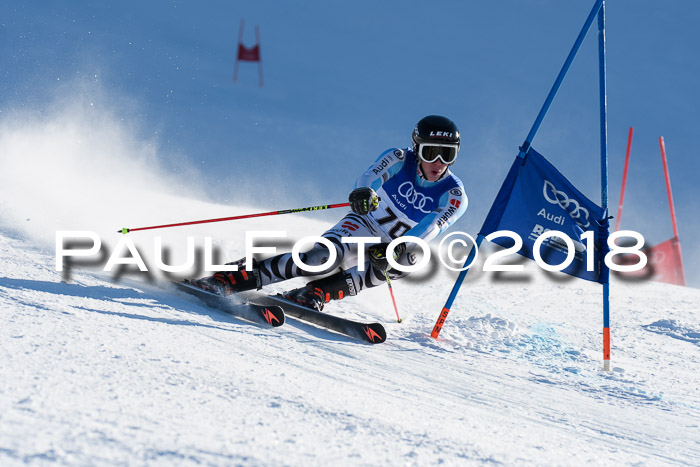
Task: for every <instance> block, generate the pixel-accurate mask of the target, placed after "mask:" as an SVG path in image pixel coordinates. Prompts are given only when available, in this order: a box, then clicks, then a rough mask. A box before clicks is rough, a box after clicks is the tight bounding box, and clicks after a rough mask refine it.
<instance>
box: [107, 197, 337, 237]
mask: <svg viewBox="0 0 700 467" xmlns="http://www.w3.org/2000/svg"><path fill="white" fill-rule="evenodd" d="M347 206H350V203H340V204H326V205H322V206H309V207H306V208H295V209H285V210H282V211H270V212H260V213H257V214H245V215H242V216H233V217H220V218H218V219H204V220H200V221H189V222H179V223H177V224H164V225H152V226H149V227H136V228H133V229H127V228H126V227H124V228H123V229H120V230H117V232H118V233H122V234H125V235H126V234H128V233H129V232H136V231H137V230H151V229H166V228H169V227H180V226H183V225H194V224H207V223H210V222H224V221H235V220H238V219H249V218H251V217H263V216H276V215H279V214H293V213H297V212H307V211H320V210H322V209H334V208H344V207H347Z"/></svg>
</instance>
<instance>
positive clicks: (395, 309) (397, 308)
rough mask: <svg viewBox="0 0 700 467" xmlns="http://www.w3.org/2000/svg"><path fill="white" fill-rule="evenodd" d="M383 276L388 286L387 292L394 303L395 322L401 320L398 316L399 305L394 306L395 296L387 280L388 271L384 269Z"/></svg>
mask: <svg viewBox="0 0 700 467" xmlns="http://www.w3.org/2000/svg"><path fill="white" fill-rule="evenodd" d="M384 277H386V285H388V286H389V293H390V294H391V301H392V302H393V303H394V311H395V312H396V322H397V323H400V322H401V317H400V316H399V307H398V306H396V298H394V289H393V288H392V287H391V281H390V280H389V273H388V272H387V271H386V269H385V270H384Z"/></svg>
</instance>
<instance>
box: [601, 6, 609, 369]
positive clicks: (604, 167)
mask: <svg viewBox="0 0 700 467" xmlns="http://www.w3.org/2000/svg"><path fill="white" fill-rule="evenodd" d="M598 60H599V64H598V69H599V75H600V203H601V207H602V208H603V215H604V217H605V218H607V217H608V102H607V84H606V61H605V1H603V4H602V6H601V8H600V12H599V13H598ZM604 227H605V228H606V229H608V230H609V227H608V225H607V221H605V220H604ZM608 233H609V232H605V235H604V236H603V237H604V238H605V241H606V242H607V236H608ZM601 251H602V253H603V255H606V254H607V251H608V248H607V244H606V245H603V248H602V249H601ZM600 275H601V279H602V282H603V369H604V370H605V371H610V279H609V275H610V272H609V271H608V267H607V266H606V265H605V261H604V260H603V262H602V264H601V265H600Z"/></svg>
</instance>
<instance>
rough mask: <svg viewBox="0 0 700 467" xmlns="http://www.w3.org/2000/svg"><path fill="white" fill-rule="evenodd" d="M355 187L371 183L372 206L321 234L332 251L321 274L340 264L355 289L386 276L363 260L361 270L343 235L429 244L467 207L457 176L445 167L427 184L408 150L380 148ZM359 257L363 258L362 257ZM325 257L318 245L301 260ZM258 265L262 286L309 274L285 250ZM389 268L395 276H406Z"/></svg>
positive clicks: (409, 258) (408, 259)
mask: <svg viewBox="0 0 700 467" xmlns="http://www.w3.org/2000/svg"><path fill="white" fill-rule="evenodd" d="M358 187H371V188H372V189H373V190H374V191H375V192H377V194H378V195H379V198H380V201H379V205H378V207H377V210H375V211H372V212H370V213H369V214H368V215H365V216H360V215H358V214H355V213H353V212H350V213H348V214H347V215H346V216H345V217H343V219H341V220H340V222H338V223H337V224H336V225H335V226H333V227H331V228H330V229H328V230H327V231H326V232H325V233H324V234H323V237H324V238H326V239H328V240H329V241H330V242H331V243H332V244H333V245H334V246H335V249H336V253H337V255H336V260H335V261H334V262H333V263H332V264H331V265H330V266H329V267H328V268H327V270H326V272H331V271H333V270H334V269H336V268H338V267H339V266H340V265H341V264H342V263H345V265H346V266H348V267H349V269H348V270H347V271H346V272H347V273H348V274H350V275H351V277H352V280H353V282H354V289H355V291H356V292H359V291H360V290H362V289H365V288H369V287H374V286H377V285H380V284H382V283H383V281H384V280H385V278H384V274H383V271H377V270H376V269H375V268H373V267H372V266H371V264H370V263H369V261H367V260H366V261H365V264H364V268H362V269H363V271H360V270H359V268H358V267H357V258H358V251H357V248H356V246H355V245H354V244H351V243H343V242H342V238H343V237H379V238H380V239H381V240H380V242H386V243H388V242H391V241H392V240H393V239H395V238H398V237H401V236H414V237H419V238H421V239H423V240H425V241H427V242H429V241H431V240H433V239H434V238H436V237H437V236H439V235H440V234H442V233H443V232H444V231H445V230H447V228H448V227H449V226H451V225H452V224H454V223H455V222H456V221H457V219H459V218H460V217H461V216H462V215H463V214H464V212H465V211H466V210H467V204H468V199H467V195H466V194H465V192H464V187H463V185H462V182H461V180H459V178H457V177H456V176H455V175H454V174H453V173H452V172H451V171H450V170H449V168H448V169H447V170H446V171H445V173H444V174H443V176H442V177H441V178H440V179H439V180H437V181H435V182H429V181H428V180H426V179H425V178H424V177H423V174H422V172H421V170H420V167H419V163H418V160H417V158H416V156H415V155H414V154H413V151H412V150H410V149H397V148H392V149H389V150H387V151H385V152H383V153H382V154H381V155H380V156H379V158H378V159H377V160H376V161H375V162H374V163H373V164H372V165H371V166H370V167H369V168H368V169H367V170H366V171H365V172H364V173H363V174H362V175H361V176H360V177H359V178H358V179H357V181H356V182H355V188H358ZM407 246H408V247H409V248H408V249H407V251H406V253H405V254H404V255H403V256H402V257H401V258H399V260H398V262H399V263H400V264H405V265H409V264H412V263H413V262H414V261H415V260H414V258H415V256H414V255H413V254H412V252H411V246H413V244H412V243H408V244H407ZM364 257H365V259H366V258H367V255H365V256H364ZM328 258H329V250H328V248H327V247H326V246H325V245H322V244H320V243H317V244H315V245H314V247H313V248H312V249H311V250H309V251H308V252H306V253H305V254H303V255H301V259H302V260H303V261H304V263H305V264H308V265H310V266H316V265H321V264H324V263H326V261H327V260H328ZM259 267H260V272H261V276H262V284H263V285H267V284H271V283H274V282H279V281H282V280H286V279H290V278H292V277H298V276H309V275H314V274H311V273H309V272H306V271H303V270H302V269H300V268H298V266H297V265H295V264H293V261H292V258H291V254H290V253H287V254H283V255H279V256H276V257H274V258H270V259H267V260H265V261H263V262H261V263H260V265H259ZM390 272H391V274H390V276H391V277H392V278H395V279H396V278H400V277H403V276H404V275H405V274H404V273H398V272H396V271H393V272H392V271H390Z"/></svg>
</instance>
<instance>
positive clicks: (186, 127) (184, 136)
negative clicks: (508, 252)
mask: <svg viewBox="0 0 700 467" xmlns="http://www.w3.org/2000/svg"><path fill="white" fill-rule="evenodd" d="M606 3H607V6H606V9H607V28H608V29H607V39H608V49H607V50H608V111H609V126H608V128H609V133H608V134H609V152H610V158H609V168H610V208H611V212H612V213H613V214H615V213H616V210H617V202H618V198H619V191H620V181H621V177H622V169H623V163H624V151H625V144H626V140H627V132H628V128H629V127H631V126H632V127H634V128H635V140H634V144H633V148H632V161H631V166H630V178H629V183H628V191H627V195H626V198H625V211H624V215H623V220H622V224H623V227H624V228H630V229H633V230H638V231H640V232H642V233H643V234H645V236H646V237H647V239H648V240H649V241H650V242H651V243H659V242H662V241H664V240H667V239H668V238H670V237H671V236H672V229H671V225H670V216H669V213H668V202H667V199H666V190H665V185H664V179H663V173H662V166H661V159H660V155H659V145H658V137H659V136H664V138H665V140H666V145H667V151H668V158H669V165H670V171H671V181H672V185H673V190H674V197H675V204H676V211H677V216H678V221H679V230H680V236H681V241H682V246H683V252H684V260H685V264H686V271H687V273H688V275H689V276H690V277H691V281H692V282H693V283H694V285H696V286H697V285H698V284H700V266H698V267H695V266H694V265H693V264H692V260H693V259H694V258H697V256H698V251H699V250H700V244H699V242H698V241H697V240H696V239H697V237H698V235H700V223H699V222H697V221H696V220H695V217H696V213H697V208H696V203H697V201H698V194H699V190H698V185H697V183H696V181H695V179H696V174H697V173H698V170H697V169H698V168H699V167H700V162H699V161H698V157H697V149H696V144H694V143H695V141H694V140H695V136H696V134H697V131H698V122H699V121H700V115H699V113H700V110H698V109H700V99H699V98H698V89H697V76H699V75H700V64H699V62H698V60H697V46H698V44H700V41H699V40H698V39H699V38H698V32H697V24H700V3H698V2H695V1H672V2H658V1H650V0H642V1H639V0H609V1H608V2H606ZM592 5H593V1H592V0H585V1H584V0H575V1H574V0H571V1H566V2H562V1H559V0H532V1H517V0H499V1H493V2H473V1H462V2H459V1H453V2H439V1H438V2H433V3H430V4H429V5H428V4H427V3H426V2H367V1H358V2H340V1H330V2H329V1H320V0H318V1H317V0H314V1H306V2H290V1H278V2H272V1H255V2H224V1H217V2H215V1H210V2H177V1H168V2H164V1H162V2H161V1H153V2H133V1H125V2H89V1H81V2H78V1H75V2H71V1H67V2H58V1H44V2H41V1H40V2H17V1H5V2H3V3H2V6H0V18H1V19H0V54H1V56H2V62H3V67H2V71H0V73H1V76H2V80H1V83H0V118H1V119H3V120H5V119H11V118H13V115H16V112H22V111H31V112H36V113H39V114H41V113H46V112H48V110H49V109H51V108H55V107H56V106H60V105H64V103H65V102H69V101H80V102H83V103H85V104H86V108H87V109H88V110H86V111H89V112H98V113H106V114H109V115H111V116H112V118H115V119H117V120H118V121H120V122H124V123H126V124H127V125H129V126H130V127H132V128H133V129H134V132H135V134H136V135H137V136H138V137H140V138H144V139H148V140H152V141H153V144H154V145H157V147H158V153H159V154H160V156H161V158H162V159H163V161H164V163H165V166H166V168H167V170H169V171H172V172H174V173H177V172H178V171H180V170H182V168H181V165H182V164H187V165H190V166H194V167H195V168H197V169H198V170H199V171H200V172H201V173H202V174H203V177H204V180H205V182H206V183H205V185H206V190H207V192H208V193H209V194H210V195H211V196H212V197H214V198H216V199H217V200H219V201H221V202H224V203H230V204H236V203H239V202H244V203H248V204H249V203H253V204H259V205H261V206H264V207H266V208H279V209H284V208H290V207H295V206H306V205H314V204H324V203H331V202H342V201H344V200H345V199H346V196H347V192H348V191H349V190H350V189H351V187H352V184H353V182H354V179H355V177H356V176H357V175H358V174H359V173H360V172H361V171H362V170H363V169H364V168H365V167H366V166H367V165H368V164H369V163H370V162H371V161H372V160H373V159H374V158H375V157H376V156H377V155H378V154H379V153H380V152H382V151H383V150H384V149H386V148H388V147H392V146H407V145H408V144H409V142H410V132H411V129H412V127H413V125H414V124H415V122H416V121H417V120H418V119H419V118H421V117H422V116H423V115H426V114H431V113H438V114H443V115H447V116H449V117H450V118H452V119H453V120H455V121H456V122H457V124H458V125H459V127H460V129H461V131H462V151H461V154H460V159H459V161H458V162H457V163H456V164H455V166H454V171H455V172H456V173H457V174H458V175H459V176H460V177H461V178H462V179H463V181H464V182H465V186H466V188H467V192H468V195H469V198H470V207H469V211H468V213H467V214H466V215H465V216H464V218H463V219H462V220H460V222H459V224H458V226H457V227H458V228H460V229H462V230H466V231H468V232H472V233H473V232H475V231H476V230H477V229H478V227H479V226H480V225H481V223H482V222H483V219H484V217H485V215H486V212H487V211H488V208H489V207H490V204H491V202H492V200H493V198H494V196H495V194H496V192H497V191H498V188H499V187H500V184H501V182H502V180H503V178H504V177H505V174H506V172H507V170H508V167H509V166H510V164H511V162H512V160H513V157H514V156H515V155H516V154H517V148H518V146H519V145H520V144H521V143H522V142H523V140H524V138H525V136H526V134H527V132H528V130H529V129H530V126H531V125H532V122H533V121H534V118H535V116H536V115H537V112H538V111H539V108H540V106H541V104H542V102H543V100H544V98H545V96H546V94H547V92H548V91H549V88H550V87H551V85H552V83H553V81H554V78H555V77H556V74H557V73H558V71H559V68H560V67H561V65H562V63H563V61H564V58H565V57H566V55H567V53H568V51H569V49H570V47H571V45H572V44H573V41H574V39H575V37H576V35H577V34H578V31H579V29H580V27H581V26H582V24H583V21H584V20H585V17H586V16H587V14H588V12H589V11H590V8H591V7H592ZM241 20H245V25H246V27H245V30H244V42H245V43H247V44H248V45H252V43H253V42H254V25H256V24H257V25H259V27H260V31H261V42H262V44H261V46H262V57H263V73H264V80H265V85H264V87H263V88H260V87H258V85H257V83H258V76H257V68H256V66H255V65H254V64H250V63H242V64H241V65H240V69H239V81H238V82H237V83H235V84H234V83H232V80H231V78H232V73H233V64H234V58H235V53H236V40H237V37H238V33H239V24H240V21H241ZM591 32H592V34H589V36H588V37H587V39H586V41H585V42H584V44H583V47H582V49H581V52H580V53H579V55H578V57H577V59H576V61H575V62H574V65H573V66H572V68H571V70H570V72H569V74H568V76H567V78H566V80H565V82H564V84H563V86H562V88H561V90H560V92H559V95H558V96H557V99H556V100H555V102H554V104H553V106H552V108H551V110H550V112H549V114H548V115H547V118H546V119H545V121H544V123H543V125H542V127H541V129H540V131H539V133H538V134H537V136H536V138H535V140H534V143H533V146H534V147H535V148H537V150H538V151H539V152H541V153H542V154H544V155H545V157H547V158H548V159H549V160H550V161H551V162H552V163H554V164H555V165H556V166H557V167H558V168H559V169H560V170H561V171H562V172H563V173H564V174H565V175H566V176H567V177H568V178H569V179H570V180H571V181H572V182H573V183H574V184H575V185H576V186H577V187H578V188H580V189H581V190H582V191H584V192H585V193H587V194H588V196H589V197H590V198H592V199H593V200H595V201H600V166H599V129H598V128H599V127H598V78H597V73H598V71H597V41H596V34H595V33H596V31H595V30H592V31H591ZM125 183H126V184H127V185H126V186H128V181H125ZM222 215H226V213H222ZM329 216H330V218H331V219H332V218H334V217H335V216H334V215H333V214H329ZM613 222H614V221H613Z"/></svg>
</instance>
